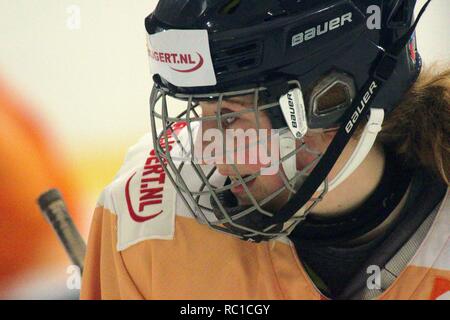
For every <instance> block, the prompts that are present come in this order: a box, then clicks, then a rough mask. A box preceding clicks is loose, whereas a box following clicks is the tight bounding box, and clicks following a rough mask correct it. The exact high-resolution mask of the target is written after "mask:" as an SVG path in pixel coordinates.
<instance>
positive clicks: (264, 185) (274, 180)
mask: <svg viewBox="0 0 450 320" xmlns="http://www.w3.org/2000/svg"><path fill="white" fill-rule="evenodd" d="M258 179H259V185H260V186H261V189H263V190H266V191H269V192H270V193H273V192H274V191H276V190H278V189H280V188H281V187H283V186H284V183H283V180H282V179H281V178H280V176H279V175H278V174H275V175H271V176H259V177H258Z"/></svg>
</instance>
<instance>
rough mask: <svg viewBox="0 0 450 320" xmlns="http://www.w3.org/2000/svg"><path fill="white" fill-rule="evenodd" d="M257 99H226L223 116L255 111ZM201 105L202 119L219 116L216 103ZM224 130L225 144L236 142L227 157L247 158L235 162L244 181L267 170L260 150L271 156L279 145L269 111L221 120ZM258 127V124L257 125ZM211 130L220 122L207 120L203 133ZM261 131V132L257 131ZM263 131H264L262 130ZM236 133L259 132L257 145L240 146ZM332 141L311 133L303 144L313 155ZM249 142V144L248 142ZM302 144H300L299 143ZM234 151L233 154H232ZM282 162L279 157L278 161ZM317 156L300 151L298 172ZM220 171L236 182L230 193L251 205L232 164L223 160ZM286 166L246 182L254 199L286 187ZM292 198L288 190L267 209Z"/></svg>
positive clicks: (274, 207) (242, 97)
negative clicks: (233, 133) (272, 136)
mask: <svg viewBox="0 0 450 320" xmlns="http://www.w3.org/2000/svg"><path fill="white" fill-rule="evenodd" d="M253 99H254V96H253V95H248V96H241V97H236V98H230V99H227V100H224V101H223V102H222V106H221V108H220V113H221V115H225V114H227V113H234V112H242V111H253V110H254V108H255V107H254V102H253ZM200 106H201V108H202V116H204V117H205V116H216V115H217V113H218V112H219V108H218V106H217V102H216V101H213V102H201V103H200ZM221 124H222V127H223V129H224V130H225V131H226V134H225V137H224V143H225V144H226V143H227V142H230V141H228V140H227V139H233V142H234V144H232V145H233V146H234V150H230V149H229V148H227V156H228V157H231V158H232V159H234V160H237V159H238V154H239V153H241V155H243V156H245V157H244V159H245V160H246V162H244V163H240V162H238V161H235V162H234V163H235V168H236V169H237V171H238V172H239V174H240V175H241V176H242V177H243V178H245V177H247V176H249V175H252V174H255V173H257V172H259V171H260V170H261V169H262V168H264V167H266V168H267V167H268V166H269V165H268V164H267V162H264V161H262V159H261V157H260V154H261V151H260V150H259V149H258V148H264V149H265V151H266V154H270V153H271V147H272V143H276V142H275V140H274V139H273V138H271V137H270V135H271V131H269V130H270V129H271V128H272V126H271V121H270V119H269V116H268V114H267V113H266V112H264V111H260V112H259V116H258V117H257V116H256V112H246V113H243V114H240V115H236V116H233V117H232V118H227V119H224V120H223V121H221ZM258 124H259V125H258ZM209 128H217V121H207V122H204V123H203V124H202V132H205V131H206V130H207V129H209ZM257 128H258V130H257ZM261 129H262V130H261ZM236 130H243V132H249V130H250V131H251V130H254V131H255V132H257V138H258V143H257V146H258V147H256V146H255V144H254V143H251V142H250V141H249V140H245V142H246V144H245V146H240V145H239V143H238V141H237V139H236V138H235V136H234V137H233V136H231V135H230V134H231V133H232V132H235V131H236ZM241 132H242V131H241ZM262 135H266V137H267V143H261V141H264V140H261V137H262ZM331 139H332V136H331V135H327V134H323V133H320V134H319V133H313V132H310V133H308V134H307V135H306V136H305V137H304V143H306V144H307V146H308V148H309V150H310V151H314V152H316V153H317V152H323V151H325V150H326V148H327V147H328V145H329V143H330V141H331ZM249 142H250V143H249ZM300 143H301V142H300V141H298V144H300ZM276 146H277V149H276V150H277V151H276V152H277V155H276V156H278V157H279V148H278V144H277V145H276ZM233 152H234V154H233ZM251 155H253V156H255V155H257V156H256V159H257V161H256V163H255V161H253V162H250V161H249V159H250V158H251ZM278 159H279V158H278ZM315 159H316V156H315V155H314V154H313V153H311V152H308V151H299V152H298V154H297V157H296V163H297V170H302V169H304V168H305V167H307V166H308V165H310V164H311V163H312V162H313V161H314V160H315ZM216 166H217V169H218V172H219V173H220V174H221V175H223V176H227V177H230V179H231V180H232V182H233V181H234V182H235V186H234V187H232V188H231V192H232V193H233V194H234V195H235V196H236V198H237V199H238V200H239V202H240V204H241V205H251V204H252V203H251V200H250V199H249V197H248V194H247V192H246V190H245V189H244V187H243V186H242V185H241V184H239V183H238V180H237V178H236V177H237V173H236V170H235V169H234V168H233V166H232V165H230V164H228V163H226V161H222V163H220V164H216ZM282 176H283V167H282V165H281V161H280V163H279V165H278V168H277V169H276V170H275V172H274V173H273V174H265V175H260V176H257V177H256V178H254V179H253V180H251V181H248V182H246V186H247V188H248V190H249V191H250V192H251V194H252V195H253V197H254V198H255V199H256V200H257V201H261V200H263V199H265V198H266V197H268V196H270V195H272V194H274V193H275V192H276V191H277V190H279V189H281V188H283V186H284V182H283V178H282ZM288 197H289V191H288V190H287V189H286V190H284V191H283V192H282V193H281V194H280V195H279V196H277V197H276V198H274V199H273V200H272V201H271V202H269V203H268V204H267V205H266V206H265V208H266V209H269V210H277V209H278V208H280V207H281V206H282V205H283V204H285V203H286V202H287V200H288Z"/></svg>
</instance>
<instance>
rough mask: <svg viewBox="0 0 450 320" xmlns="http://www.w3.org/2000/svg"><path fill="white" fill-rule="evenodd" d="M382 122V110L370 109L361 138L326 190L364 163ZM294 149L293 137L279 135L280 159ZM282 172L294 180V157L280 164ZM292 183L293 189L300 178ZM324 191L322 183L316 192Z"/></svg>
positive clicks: (338, 183)
mask: <svg viewBox="0 0 450 320" xmlns="http://www.w3.org/2000/svg"><path fill="white" fill-rule="evenodd" d="M383 120H384V110H383V109H381V108H371V109H370V116H369V120H368V121H367V124H366V126H365V127H364V130H363V133H362V135H361V138H360V139H359V141H358V144H357V146H356V148H355V150H354V151H353V153H352V155H351V156H350V158H349V159H348V160H347V162H346V163H345V165H344V166H343V168H342V169H341V170H340V171H339V173H338V174H337V175H336V177H334V179H333V180H331V181H330V182H328V186H327V190H328V191H331V190H333V189H335V188H336V187H337V186H339V185H340V184H341V183H342V182H344V181H345V179H347V178H348V177H349V176H350V175H351V174H352V173H353V172H354V171H355V170H356V169H357V168H358V167H359V166H360V164H361V163H362V162H363V161H364V159H365V158H366V157H367V155H368V154H369V152H370V150H371V149H372V147H373V145H374V144H375V141H376V138H377V136H378V133H379V132H380V131H381V126H382V124H383ZM295 148H296V139H295V137H294V135H293V134H292V133H291V132H290V131H287V132H285V133H283V134H282V135H280V155H281V157H282V158H283V157H285V156H287V155H288V154H289V153H291V152H293V151H294V150H295ZM282 166H283V170H284V173H285V175H286V178H287V179H288V180H289V181H290V180H291V179H293V178H294V176H295V174H296V173H297V163H296V157H295V156H291V157H289V158H288V159H286V160H285V161H283V162H282ZM297 180H300V181H295V182H294V187H295V185H297V184H298V183H299V182H301V181H302V180H303V179H302V177H301V176H300V177H298V179H297ZM324 189H325V183H322V184H321V185H320V187H319V189H318V190H317V191H319V192H323V191H324Z"/></svg>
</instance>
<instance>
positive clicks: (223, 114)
mask: <svg viewBox="0 0 450 320" xmlns="http://www.w3.org/2000/svg"><path fill="white" fill-rule="evenodd" d="M232 112H233V111H231V110H228V109H222V110H221V114H220V116H221V119H222V124H223V126H224V127H228V126H230V125H232V124H233V123H234V122H235V121H236V120H237V119H238V118H237V117H236V116H227V114H229V113H232Z"/></svg>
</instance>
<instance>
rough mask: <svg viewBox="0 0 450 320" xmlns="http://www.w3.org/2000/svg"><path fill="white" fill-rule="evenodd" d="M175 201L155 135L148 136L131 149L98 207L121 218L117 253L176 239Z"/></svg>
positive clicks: (101, 197)
mask: <svg viewBox="0 0 450 320" xmlns="http://www.w3.org/2000/svg"><path fill="white" fill-rule="evenodd" d="M184 126H185V125H183V124H182V123H181V124H180V125H177V126H176V128H177V129H180V130H181V129H182V128H183V127H184ZM175 200H176V196H175V190H174V189H173V187H172V185H171V184H170V181H169V179H168V178H167V177H166V174H165V172H164V169H163V167H162V164H161V163H160V161H159V159H158V157H157V156H156V154H155V151H154V148H153V138H152V134H151V133H147V134H145V135H144V136H143V137H142V138H141V139H140V140H139V141H138V142H137V143H136V144H135V145H133V146H132V147H130V148H129V150H128V152H127V154H126V156H125V159H124V163H123V165H122V166H121V168H120V169H119V171H118V173H117V174H116V176H115V177H114V179H113V181H112V182H111V183H110V184H109V185H108V186H106V187H105V188H104V189H103V191H102V193H101V195H100V197H99V200H98V203H97V207H100V208H103V209H104V210H107V211H108V213H110V214H113V215H116V216H117V249H118V250H124V249H126V248H127V247H129V246H130V245H133V244H135V243H137V242H140V241H142V240H147V239H166V240H170V239H172V238H173V235H174V220H175V213H174V211H175V210H174V205H175Z"/></svg>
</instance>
